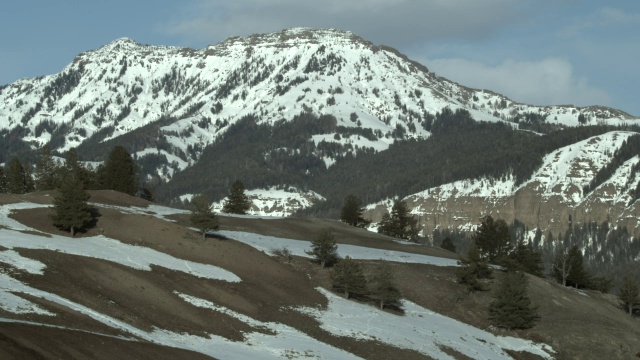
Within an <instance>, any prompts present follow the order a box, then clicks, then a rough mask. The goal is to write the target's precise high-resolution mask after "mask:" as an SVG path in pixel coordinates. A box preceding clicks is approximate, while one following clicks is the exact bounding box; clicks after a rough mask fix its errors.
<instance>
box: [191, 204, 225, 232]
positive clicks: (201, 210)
mask: <svg viewBox="0 0 640 360" xmlns="http://www.w3.org/2000/svg"><path fill="white" fill-rule="evenodd" d="M191 206H192V210H191V216H190V217H189V220H190V222H191V226H193V227H195V228H196V229H198V231H200V233H201V234H202V240H206V239H207V232H209V231H214V230H217V229H218V227H219V224H218V217H217V216H216V214H215V213H214V212H213V209H212V206H211V203H210V202H209V200H208V199H207V197H206V195H204V194H201V195H196V196H194V197H193V198H192V199H191Z"/></svg>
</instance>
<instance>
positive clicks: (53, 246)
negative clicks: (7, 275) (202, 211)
mask: <svg viewBox="0 0 640 360" xmlns="http://www.w3.org/2000/svg"><path fill="white" fill-rule="evenodd" d="M37 207H47V205H41V204H30V203H18V204H8V205H3V206H2V207H1V208H0V225H4V226H5V227H7V228H11V229H16V230H32V231H36V230H35V229H30V228H28V227H25V226H24V225H22V224H20V223H18V222H17V221H15V220H13V219H10V218H9V217H8V215H9V213H10V211H11V210H13V209H28V208H37ZM168 209H169V208H162V207H159V208H158V209H156V210H159V211H163V210H164V211H166V213H168ZM166 213H164V214H166ZM156 214H157V215H158V216H162V215H163V213H162V212H159V213H156ZM16 227H17V228H16ZM0 246H3V247H5V248H8V249H14V248H18V249H43V250H51V251H60V252H63V253H67V254H71V255H78V256H85V257H92V258H98V259H102V260H107V261H111V262H115V263H118V264H121V265H124V266H128V267H131V268H134V269H139V270H147V271H151V265H157V266H161V267H164V268H167V269H170V270H175V271H182V272H184V273H187V274H191V275H194V276H197V277H201V278H207V279H214V280H223V281H229V282H240V281H241V279H240V278H239V277H238V276H237V275H235V274H233V273H231V272H230V271H227V270H225V269H222V268H220V267H217V266H213V265H209V264H201V263H196V262H193V261H189V260H182V259H178V258H175V257H173V256H171V255H167V254H165V253H161V252H159V251H156V250H153V249H150V248H146V247H142V246H135V245H129V244H125V243H122V242H120V241H118V240H114V239H110V238H108V237H105V236H102V235H99V236H91V237H86V238H82V239H75V238H70V237H65V236H59V235H49V237H45V236H39V235H33V234H25V233H18V232H16V231H13V230H9V229H6V228H0ZM3 254H4V255H3V256H2V257H0V261H2V262H5V263H8V264H16V263H17V264H22V265H19V266H22V267H23V268H24V267H27V266H31V267H33V266H37V265H34V264H33V263H31V264H28V265H27V264H23V263H24V258H22V257H20V256H16V255H17V253H16V252H6V251H5V252H4V253H3ZM41 270H42V269H41Z"/></svg>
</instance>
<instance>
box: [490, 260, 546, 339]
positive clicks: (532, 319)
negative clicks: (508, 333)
mask: <svg viewBox="0 0 640 360" xmlns="http://www.w3.org/2000/svg"><path fill="white" fill-rule="evenodd" d="M527 285H528V281H527V277H526V276H525V275H524V273H522V272H520V271H509V272H507V273H506V274H505V275H504V276H503V277H502V279H501V280H500V282H499V284H498V289H497V290H496V293H495V294H494V295H493V297H494V299H495V300H494V301H493V302H492V303H491V304H490V305H489V320H491V323H492V324H493V325H495V326H497V327H501V328H506V329H508V330H511V329H528V328H530V327H532V326H534V325H535V323H536V322H537V321H538V320H539V318H540V317H539V316H538V308H537V307H534V306H531V300H530V299H529V296H528V295H527Z"/></svg>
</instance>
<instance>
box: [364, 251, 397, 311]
mask: <svg viewBox="0 0 640 360" xmlns="http://www.w3.org/2000/svg"><path fill="white" fill-rule="evenodd" d="M369 294H370V297H371V298H374V299H376V300H378V301H379V304H380V310H382V309H384V306H385V305H391V306H396V307H398V306H399V304H400V299H401V298H402V294H401V293H400V290H399V289H398V287H397V285H396V283H395V279H394V278H393V273H392V272H391V268H390V267H389V265H387V264H384V263H381V264H379V265H378V266H377V267H376V268H375V269H374V272H373V275H372V276H371V281H369Z"/></svg>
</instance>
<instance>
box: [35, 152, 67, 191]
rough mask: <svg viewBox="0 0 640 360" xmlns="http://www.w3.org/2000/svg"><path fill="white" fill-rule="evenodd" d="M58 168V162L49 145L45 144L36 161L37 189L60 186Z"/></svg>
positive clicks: (49, 188)
mask: <svg viewBox="0 0 640 360" xmlns="http://www.w3.org/2000/svg"><path fill="white" fill-rule="evenodd" d="M58 168H59V166H58V164H57V163H56V161H55V160H54V159H53V156H51V149H50V148H49V145H45V146H43V147H42V149H40V153H39V154H38V161H37V162H36V173H35V175H36V181H35V183H36V189H38V190H40V191H43V190H54V189H56V188H58V187H59V185H60V184H61V181H60V179H59V177H58V175H59V170H58Z"/></svg>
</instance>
